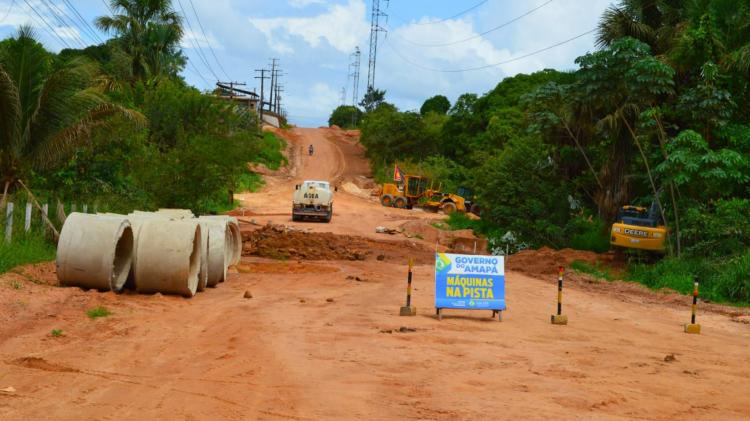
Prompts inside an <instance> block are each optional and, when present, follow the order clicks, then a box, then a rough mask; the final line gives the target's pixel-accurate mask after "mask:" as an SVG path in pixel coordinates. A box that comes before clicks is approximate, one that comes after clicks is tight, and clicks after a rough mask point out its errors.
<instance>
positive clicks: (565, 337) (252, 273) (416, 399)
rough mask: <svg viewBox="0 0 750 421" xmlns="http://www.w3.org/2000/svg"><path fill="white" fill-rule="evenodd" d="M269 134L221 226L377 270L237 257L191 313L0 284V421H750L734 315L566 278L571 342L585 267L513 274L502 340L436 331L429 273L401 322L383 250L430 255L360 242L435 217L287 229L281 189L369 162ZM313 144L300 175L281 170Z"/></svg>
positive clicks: (375, 207) (297, 167) (523, 263)
mask: <svg viewBox="0 0 750 421" xmlns="http://www.w3.org/2000/svg"><path fill="white" fill-rule="evenodd" d="M332 132H333V134H332ZM280 134H281V135H283V136H285V137H288V138H289V139H290V147H289V151H290V152H289V154H290V155H289V157H290V158H289V159H290V163H291V166H290V168H288V169H286V170H284V171H279V172H276V173H275V174H273V175H269V176H267V177H266V180H267V185H266V187H265V188H264V189H263V190H262V191H261V192H258V193H252V194H249V193H248V194H241V195H237V198H238V199H239V200H242V202H243V209H240V210H238V212H237V213H241V212H243V211H244V212H246V215H252V216H246V217H240V219H242V220H244V221H245V222H246V223H245V224H244V225H243V230H244V231H245V232H250V231H253V230H257V229H259V226H263V225H265V224H266V223H267V222H269V221H270V222H271V223H272V224H276V225H285V226H289V227H294V228H295V229H299V230H305V232H306V233H307V234H306V235H305V236H304V238H305V242H308V241H313V242H314V241H317V240H314V239H313V237H314V236H315V235H317V234H319V233H329V234H328V235H325V236H324V237H323V238H325V239H326V241H332V242H334V243H335V244H339V245H345V247H349V248H350V249H356V247H359V246H358V244H367V247H372V250H373V254H376V253H378V252H380V251H379V250H385V251H386V252H388V253H386V254H387V255H388V259H386V260H385V261H378V260H377V259H372V258H370V257H367V258H366V259H365V260H364V261H361V260H356V261H349V260H317V261H314V262H313V261H309V260H301V257H300V260H297V259H295V258H292V257H291V254H290V259H289V260H287V261H279V260H269V259H266V258H261V257H255V256H249V257H248V256H246V257H244V258H243V261H242V263H241V265H239V267H238V268H237V271H233V272H232V273H231V274H230V275H229V279H228V280H227V282H225V283H223V284H220V285H219V287H218V288H210V289H208V290H207V291H206V292H203V293H201V294H199V295H197V296H196V297H194V298H193V299H184V298H181V297H171V296H161V295H159V294H157V295H153V296H148V295H131V294H121V295H116V294H112V293H99V292H93V291H89V292H85V291H82V290H80V289H78V288H60V287H57V286H55V284H54V282H50V281H49V275H50V269H51V268H52V270H53V268H54V265H50V264H46V265H42V266H40V267H37V266H35V267H34V269H29V270H26V273H31V274H32V275H30V276H28V277H26V276H23V275H18V274H6V275H3V276H0V390H3V389H5V388H7V387H13V389H14V390H15V391H12V392H2V391H0V419H2V420H6V419H7V420H32V419H71V420H79V419H231V420H245V419H248V420H290V419H291V420H322V419H340V420H351V419H362V420H370V419H377V420H390V419H420V420H451V421H452V420H486V419H550V418H555V419H705V420H716V419H721V420H725V419H748V418H749V417H750V394H748V393H747V391H748V390H750V365H748V355H750V354H749V351H748V349H749V348H748V347H749V346H750V324H747V323H746V321H747V320H750V318H748V317H747V315H746V314H745V315H741V314H731V315H732V316H733V317H728V316H726V315H723V314H719V313H715V312H706V311H705V308H706V307H708V306H707V305H705V304H703V303H701V304H700V306H699V309H700V310H699V311H700V313H699V316H698V321H699V322H700V323H701V324H702V327H703V332H702V334H701V335H687V334H685V333H683V332H682V324H683V323H685V322H686V321H688V318H689V308H690V306H689V303H690V297H686V296H676V295H674V294H662V293H654V292H651V291H648V290H645V289H644V288H642V287H639V286H632V285H631V284H626V283H607V282H594V281H592V280H590V279H586V278H584V277H582V276H581V277H580V278H576V276H577V275H572V274H571V276H570V277H569V279H568V282H566V289H565V293H564V299H565V304H564V312H565V313H566V314H567V315H568V317H569V320H570V323H569V325H568V326H553V325H551V324H550V321H549V316H550V314H551V313H552V312H553V311H554V309H555V297H556V295H557V290H556V286H555V277H554V272H555V270H556V267H557V265H558V264H559V263H560V262H565V263H569V262H570V261H571V259H572V260H577V259H581V260H587V259H589V258H591V257H592V256H587V255H579V254H578V253H577V252H575V253H571V252H567V251H563V252H559V253H555V252H551V251H546V250H542V251H540V252H536V253H534V252H526V253H522V254H519V255H516V256H511V257H510V258H509V259H508V270H507V272H506V278H507V285H506V290H507V291H506V292H507V301H508V306H509V309H508V311H507V312H506V313H505V316H504V321H503V322H502V323H498V322H497V321H493V320H492V319H490V318H489V316H490V314H489V312H487V313H486V314H485V313H481V312H459V311H454V312H451V311H447V312H446V313H447V314H446V317H445V318H444V320H442V321H438V320H437V319H436V318H435V317H434V310H433V303H434V301H433V300H434V281H433V268H432V262H431V261H428V262H424V264H422V263H420V264H418V265H417V266H416V267H415V268H414V285H413V289H414V292H413V304H414V305H415V306H416V307H417V309H418V310H417V316H416V317H399V316H398V311H399V307H400V306H402V305H403V303H404V298H405V290H406V273H407V266H406V262H407V259H408V258H409V257H414V255H415V254H416V253H415V252H414V251H413V250H412V249H410V248H407V247H402V246H400V245H398V244H397V243H396V242H397V241H411V242H414V243H416V244H418V245H421V246H423V247H425V248H426V250H433V248H434V243H431V242H428V241H425V240H421V239H418V238H411V239H407V238H406V237H404V236H403V235H402V236H399V235H394V236H387V235H383V234H376V233H375V227H377V226H385V227H388V228H393V229H398V228H399V227H400V226H401V225H402V224H403V223H405V222H407V221H413V220H423V221H425V222H427V223H429V222H434V221H436V220H440V219H442V218H443V217H442V216H441V215H435V214H430V213H425V212H415V211H407V210H399V209H385V208H383V207H381V206H380V205H379V204H378V203H377V201H375V200H369V199H364V198H362V197H359V196H355V195H351V194H348V193H345V192H341V191H339V193H338V194H337V195H336V198H335V212H334V218H333V221H332V222H331V223H330V224H320V223H299V222H292V221H291V217H290V213H289V211H290V207H291V195H292V191H293V190H294V184H295V183H297V182H299V181H300V180H304V179H306V178H312V179H315V178H323V179H329V180H344V181H345V180H347V179H350V178H351V177H358V176H366V174H363V173H362V168H366V162H365V161H364V159H363V157H362V152H363V150H362V149H361V147H360V146H359V145H358V144H357V143H356V139H355V138H352V137H350V136H339V135H338V134H336V133H335V131H332V130H331V129H294V130H293V131H291V132H286V131H282V132H280ZM332 136H333V137H335V139H332V138H331V137H332ZM311 143H312V144H314V145H315V150H316V155H315V156H313V157H308V156H306V155H304V154H300V153H297V152H299V151H300V150H302V148H306V147H307V145H308V144H311ZM295 151H297V152H295ZM253 220H254V222H255V224H253V223H252V222H251V221H253ZM258 224H259V225H258ZM346 236H349V237H352V238H353V240H352V241H351V243H352V244H353V245H350V244H348V243H347V244H344V243H345V241H343V240H342V238H347V237H346ZM272 240H273V241H276V239H272ZM381 243H384V244H387V246H383V245H382V244H381ZM297 247H298V246H297ZM298 248H300V249H302V248H301V247H298ZM279 249H280V250H284V248H283V247H280V248H279ZM286 250H287V251H288V248H286ZM389 253H390V254H389ZM587 261H589V262H591V261H590V260H587ZM36 268H39V269H38V270H39V273H35V272H34V271H36V270H37V269H36ZM550 274H552V276H550ZM37 277H41V278H43V279H45V280H43V281H42V282H39V283H37V282H38V281H37ZM14 282H17V284H16V283H14ZM17 287H18V288H17ZM245 292H251V294H250V295H252V298H243V296H244V294H245ZM664 297H674V298H669V299H667V298H664ZM96 306H105V307H107V308H108V309H109V310H110V311H112V313H113V314H112V315H111V316H109V317H104V318H98V319H96V320H91V319H89V318H88V317H87V316H86V314H85V312H86V310H88V309H90V308H93V307H96ZM728 309H729V311H730V312H731V311H736V312H737V313H742V312H743V311H740V310H736V309H733V308H728ZM727 314H730V313H729V312H727ZM53 329H60V330H62V333H61V336H53V335H51V331H52V330H53ZM8 390H12V389H8Z"/></svg>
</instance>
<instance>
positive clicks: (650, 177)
mask: <svg viewBox="0 0 750 421" xmlns="http://www.w3.org/2000/svg"><path fill="white" fill-rule="evenodd" d="M622 121H624V122H625V126H626V127H627V128H628V131H629V132H630V136H632V137H633V141H634V142H635V145H636V146H637V147H638V152H640V153H641V158H643V163H644V164H645V165H646V173H647V174H648V181H650V182H651V189H652V190H653V192H654V200H655V201H656V205H657V206H659V213H660V214H661V219H662V221H664V224H665V225H666V224H667V217H666V216H665V215H664V208H663V207H662V205H661V199H659V192H658V190H657V189H656V182H654V177H653V175H652V174H651V165H649V163H648V158H646V154H645V153H644V152H643V148H642V147H641V142H640V141H639V140H638V136H636V135H635V131H633V128H632V127H631V126H630V123H628V120H627V119H626V118H625V116H622Z"/></svg>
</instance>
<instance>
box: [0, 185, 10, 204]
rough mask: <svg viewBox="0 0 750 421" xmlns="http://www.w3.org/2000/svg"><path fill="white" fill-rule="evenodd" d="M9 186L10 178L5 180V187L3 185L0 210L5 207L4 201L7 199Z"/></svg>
mask: <svg viewBox="0 0 750 421" xmlns="http://www.w3.org/2000/svg"><path fill="white" fill-rule="evenodd" d="M9 188H10V180H6V181H5V187H3V198H2V199H0V210H2V209H3V208H4V207H5V202H6V200H8V189H9Z"/></svg>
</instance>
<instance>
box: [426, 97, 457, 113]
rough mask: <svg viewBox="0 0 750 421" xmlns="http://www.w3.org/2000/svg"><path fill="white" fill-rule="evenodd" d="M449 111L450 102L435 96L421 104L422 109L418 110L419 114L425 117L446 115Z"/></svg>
mask: <svg viewBox="0 0 750 421" xmlns="http://www.w3.org/2000/svg"><path fill="white" fill-rule="evenodd" d="M450 109H451V102H450V101H449V100H448V98H446V97H445V96H444V95H435V96H433V97H432V98H429V99H427V100H426V101H425V102H424V103H423V104H422V108H420V109H419V113H420V114H422V115H427V113H437V114H443V115H445V114H447V113H448V110H450Z"/></svg>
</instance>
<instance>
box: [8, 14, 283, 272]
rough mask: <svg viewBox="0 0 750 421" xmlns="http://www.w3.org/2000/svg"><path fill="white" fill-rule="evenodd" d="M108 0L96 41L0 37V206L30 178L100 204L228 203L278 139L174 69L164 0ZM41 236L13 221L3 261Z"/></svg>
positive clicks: (49, 194) (178, 61) (65, 195)
mask: <svg viewBox="0 0 750 421" xmlns="http://www.w3.org/2000/svg"><path fill="white" fill-rule="evenodd" d="M108 3H109V4H110V7H111V9H112V10H113V11H114V12H113V15H112V16H104V17H101V18H99V19H97V21H96V23H97V25H98V26H99V27H100V28H102V29H105V30H107V31H109V32H110V33H111V34H113V35H114V38H112V39H110V40H108V41H107V42H106V43H105V44H102V45H96V46H90V47H88V48H85V49H83V50H74V49H66V50H63V51H61V52H60V53H59V54H54V53H51V52H49V51H47V50H45V48H44V47H43V46H42V45H41V44H40V43H39V42H37V41H36V39H35V34H34V33H33V32H32V31H31V29H29V28H26V27H22V28H20V29H19V31H18V33H17V34H15V35H14V36H12V37H9V38H7V39H5V40H2V41H0V189H2V190H1V191H0V193H2V197H1V200H0V207H3V205H4V202H5V201H6V200H7V198H8V196H10V197H11V198H13V197H15V198H17V199H18V202H19V203H22V202H25V201H26V200H27V199H26V196H27V194H28V191H27V190H26V188H28V189H29V191H33V193H34V195H35V196H37V197H38V198H40V199H42V200H43V201H44V202H47V203H50V204H54V203H56V202H57V201H61V202H64V203H65V202H67V203H71V202H74V203H78V204H84V203H86V204H89V205H90V207H89V209H90V210H91V209H92V208H98V210H99V211H113V212H130V211H132V210H133V209H136V208H137V209H144V210H148V209H155V208H158V207H176V208H188V209H192V210H193V211H194V212H196V213H209V212H216V211H221V210H224V209H228V208H231V207H232V206H233V205H234V202H233V199H232V193H233V192H234V191H236V190H237V189H240V188H253V187H258V184H259V180H258V178H257V177H255V176H254V175H253V174H252V173H251V172H250V171H249V169H248V163H251V162H257V163H262V164H265V165H266V166H268V167H271V168H278V167H279V165H281V163H282V161H283V156H282V154H281V151H282V150H283V148H284V145H283V142H282V141H281V140H280V139H277V138H276V137H275V136H273V135H272V134H270V133H266V134H261V132H260V130H259V128H258V121H257V118H256V116H255V114H254V113H253V112H252V111H249V110H247V109H245V108H241V107H238V106H237V105H236V104H234V103H232V102H229V101H224V100H222V99H220V98H216V97H214V96H212V95H209V94H206V93H201V92H199V91H198V90H196V89H195V88H192V87H190V86H188V85H187V84H186V83H185V82H184V80H182V79H181V78H180V77H179V76H178V73H179V71H180V70H181V69H182V68H183V67H184V65H185V63H186V61H185V58H184V57H183V55H182V52H181V50H180V47H179V43H180V40H181V38H182V35H183V29H182V26H181V25H182V23H181V19H180V17H179V15H178V14H177V13H175V11H174V10H173V9H172V7H171V2H170V1H168V0H111V1H109V2H108ZM79 209H80V208H79ZM39 238H43V236H42V235H41V234H40V235H37V236H36V237H34V236H33V235H32V236H18V237H16V234H15V232H14V240H13V242H12V243H10V244H5V245H4V246H3V247H2V248H1V249H0V256H2V260H3V262H6V261H7V262H8V263H11V262H13V264H18V263H23V262H25V261H33V260H37V259H40V258H47V256H49V254H50V248H49V246H48V245H46V246H45V243H44V241H38V240H39ZM9 253H10V254H9ZM4 269H6V267H0V271H2V270H4Z"/></svg>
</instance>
